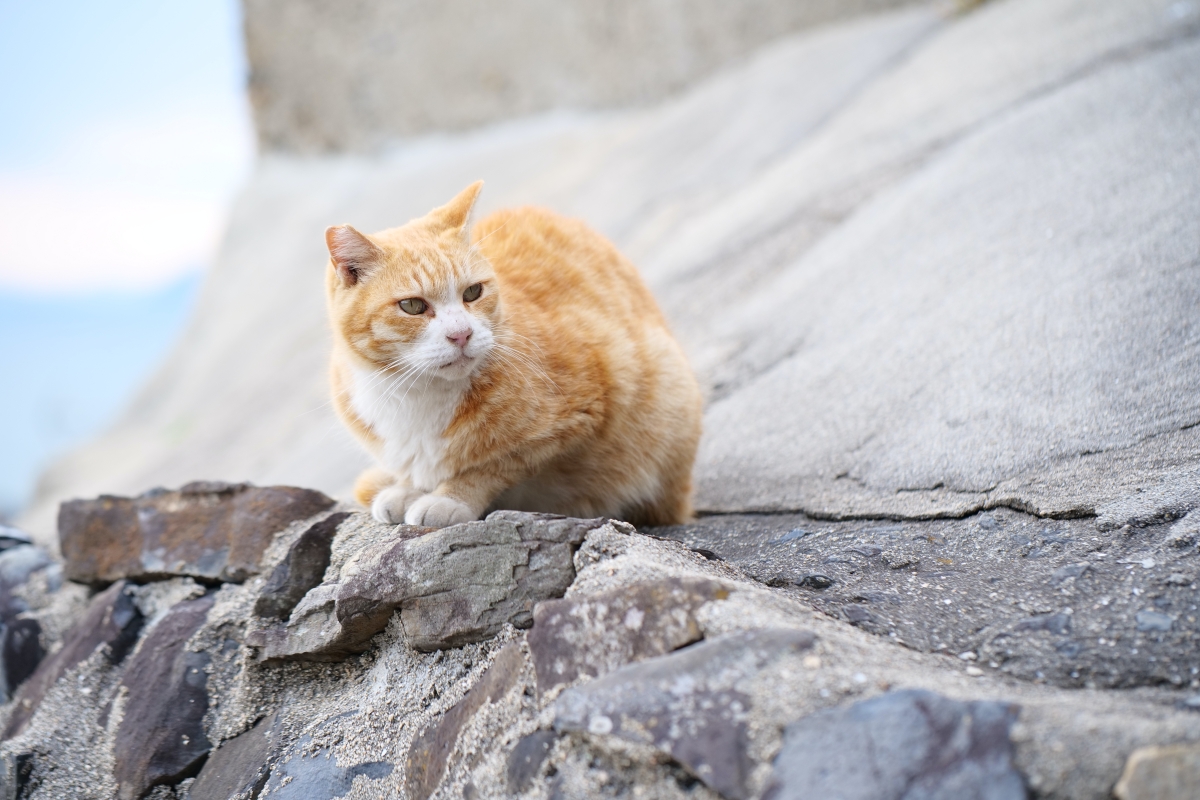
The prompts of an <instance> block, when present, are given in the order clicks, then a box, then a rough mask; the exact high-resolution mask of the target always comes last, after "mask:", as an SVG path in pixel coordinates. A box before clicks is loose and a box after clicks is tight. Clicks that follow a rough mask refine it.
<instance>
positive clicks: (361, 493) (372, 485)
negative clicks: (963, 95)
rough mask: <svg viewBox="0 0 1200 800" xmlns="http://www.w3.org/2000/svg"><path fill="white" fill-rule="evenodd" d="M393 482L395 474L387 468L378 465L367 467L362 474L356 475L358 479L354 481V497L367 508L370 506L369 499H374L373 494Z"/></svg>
mask: <svg viewBox="0 0 1200 800" xmlns="http://www.w3.org/2000/svg"><path fill="white" fill-rule="evenodd" d="M395 482H396V476H394V475H392V473H390V472H388V471H387V470H385V469H381V468H379V467H369V468H368V469H365V470H363V471H362V474H360V475H359V476H358V480H356V481H355V482H354V499H355V500H357V501H358V502H359V503H361V504H362V505H364V506H366V507H367V508H370V507H371V501H372V500H374V499H375V495H377V494H379V493H380V492H382V491H383V490H384V489H386V488H387V487H389V486H391V485H392V484H393V483H395Z"/></svg>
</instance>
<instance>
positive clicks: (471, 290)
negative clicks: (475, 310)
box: [463, 283, 483, 303]
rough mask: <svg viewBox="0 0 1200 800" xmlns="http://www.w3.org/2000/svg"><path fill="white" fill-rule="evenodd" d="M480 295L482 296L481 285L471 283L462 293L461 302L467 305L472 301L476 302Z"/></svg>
mask: <svg viewBox="0 0 1200 800" xmlns="http://www.w3.org/2000/svg"><path fill="white" fill-rule="evenodd" d="M481 294H483V284H482V283H473V284H471V285H470V286H468V287H467V290H466V291H465V292H463V301H464V302H467V303H469V302H471V301H472V300H478V299H479V295H481Z"/></svg>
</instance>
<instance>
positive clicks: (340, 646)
mask: <svg viewBox="0 0 1200 800" xmlns="http://www.w3.org/2000/svg"><path fill="white" fill-rule="evenodd" d="M603 524H604V521H603V520H599V519H595V520H580V519H570V518H566V517H558V516H554V515H551V514H526V513H521V512H516V511H497V512H495V513H493V514H491V515H489V516H488V518H487V519H486V520H482V521H476V522H466V523H463V524H461V525H453V526H450V527H448V528H443V529H441V530H434V531H430V532H428V533H423V534H420V535H416V536H414V537H412V538H401V539H399V540H398V541H385V542H383V543H381V544H378V545H375V546H373V547H370V548H368V549H366V550H364V551H362V552H360V553H359V554H358V555H357V556H356V557H355V558H354V559H352V560H351V561H350V562H348V563H347V564H346V565H345V567H343V569H342V576H341V580H340V582H339V583H337V584H322V585H321V586H318V587H316V588H314V589H312V590H311V591H310V592H309V593H308V595H305V597H304V599H302V600H301V601H300V603H299V604H298V605H297V606H296V608H295V609H294V610H293V612H292V615H291V617H290V618H289V619H288V621H287V623H286V624H284V625H280V626H275V627H273V628H268V629H266V630H256V631H252V632H251V633H250V634H249V635H248V637H247V641H248V642H249V643H250V644H252V645H254V646H256V647H258V648H260V653H259V657H260V658H261V659H262V660H264V661H273V660H278V659H284V658H300V659H308V660H323V661H327V660H336V659H339V658H344V657H346V656H347V655H351V654H354V653H361V652H363V651H364V650H366V649H367V647H369V646H370V641H371V638H372V637H373V636H375V634H377V633H379V632H380V631H382V630H383V629H384V627H386V626H387V623H388V620H389V619H391V617H392V614H393V613H395V612H397V611H398V612H399V614H400V620H401V623H402V625H403V628H404V633H405V636H406V637H407V639H408V642H409V644H410V645H411V646H412V647H413V648H415V649H417V650H420V651H426V652H428V651H432V650H441V649H445V648H448V647H458V646H461V645H463V644H467V643H469V642H479V641H483V640H484V639H488V638H491V637H492V636H495V635H496V633H498V632H499V631H500V629H501V628H503V627H504V626H505V625H507V624H512V625H515V626H516V627H518V628H528V627H529V626H530V625H531V624H532V623H533V607H534V604H536V603H537V602H539V601H541V600H549V599H552V598H556V597H561V596H562V595H563V593H564V592H565V591H566V590H567V587H568V586H570V585H571V581H572V580H574V578H575V567H574V564H573V562H572V556H573V554H574V551H575V549H576V548H577V547H578V546H579V544H580V542H582V541H583V537H584V536H586V535H587V533H588V531H590V530H594V529H595V528H598V527H600V526H601V525H603Z"/></svg>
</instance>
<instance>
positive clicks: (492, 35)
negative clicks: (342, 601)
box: [0, 0, 1200, 548]
mask: <svg viewBox="0 0 1200 800" xmlns="http://www.w3.org/2000/svg"><path fill="white" fill-rule="evenodd" d="M0 9H2V10H0V65H2V67H3V68H2V69H0V119H2V121H3V124H2V125H0V243H2V244H3V247H2V248H0V375H3V379H4V383H3V384H2V386H3V388H2V390H0V404H3V405H2V406H0V509H2V511H0V513H3V514H4V515H5V516H6V517H7V518H9V519H14V518H15V519H16V521H17V522H18V523H19V524H20V525H21V526H22V527H25V528H26V529H28V530H29V531H30V532H31V533H32V534H33V535H34V537H35V538H36V539H37V540H38V541H39V542H40V543H43V544H45V545H46V546H48V547H51V548H53V547H54V544H55V542H54V530H55V515H56V511H57V507H58V503H59V502H61V501H62V500H63V499H66V498H70V497H86V496H94V495H97V494H100V493H117V494H136V493H139V492H142V491H145V490H146V489H148V488H151V487H154V486H178V485H181V484H183V483H186V482H189V481H192V480H198V479H216V480H227V481H243V480H249V481H253V482H255V483H258V484H263V485H266V484H291V485H299V486H307V487H312V488H316V489H320V490H322V491H325V492H327V493H329V494H332V495H335V496H342V497H344V496H346V494H347V490H348V489H349V487H350V485H351V483H352V481H353V479H354V476H355V474H356V473H357V472H358V471H359V470H360V469H361V468H362V467H363V466H365V465H366V463H367V459H366V456H365V455H364V454H363V452H362V451H361V450H360V449H359V448H358V447H357V445H356V444H355V443H354V442H353V441H351V440H350V438H349V437H348V435H347V434H346V433H345V431H344V430H343V429H342V427H341V425H340V424H339V423H338V421H337V420H336V419H335V418H334V416H333V414H332V413H331V411H330V408H329V403H328V389H327V386H326V359H327V350H328V343H329V339H328V331H327V329H326V324H325V312H324V291H323V273H324V269H325V264H326V258H327V253H326V251H325V247H324V241H323V231H324V230H325V228H326V227H327V226H328V225H331V224H339V223H351V224H354V225H355V226H356V227H359V228H360V229H362V230H366V231H377V230H380V229H383V228H387V227H391V226H394V225H398V224H402V223H403V222H405V221H406V220H408V219H410V218H412V217H414V216H418V215H420V214H423V213H424V212H426V211H427V210H429V209H430V208H432V207H433V206H436V205H439V204H441V203H443V202H445V201H446V200H447V199H449V198H450V197H452V196H453V195H454V194H455V193H457V192H458V191H459V190H461V189H462V188H463V187H464V186H466V185H467V184H469V183H471V182H473V181H475V180H478V179H480V178H482V179H483V180H484V181H485V182H486V185H485V189H484V192H483V195H482V198H481V201H480V209H479V210H480V212H481V213H487V212H489V211H492V210H495V209H497V208H501V207H506V206H512V205H519V204H525V203H535V204H539V205H543V206H547V207H550V208H553V209H555V210H557V211H560V212H562V213H565V214H569V215H572V216H577V217H580V218H583V219H585V220H586V221H587V222H588V223H589V224H590V225H592V226H593V227H594V228H595V229H597V230H598V231H600V232H601V233H602V234H604V235H606V236H608V237H609V238H610V239H612V240H613V241H614V242H615V243H616V244H617V246H618V247H620V248H621V249H622V250H623V251H624V252H625V253H626V254H627V255H628V256H629V257H630V258H631V259H632V260H633V261H634V263H636V264H637V265H638V267H639V268H640V269H641V271H642V273H643V275H644V276H645V277H646V280H647V282H648V283H649V285H650V287H651V289H652V290H653V291H654V293H655V295H656V296H657V297H658V299H659V301H660V303H661V305H662V307H663V310H664V312H665V313H666V314H667V316H668V317H669V319H670V320H671V322H672V325H673V327H674V330H675V332H676V334H677V336H678V337H679V339H680V340H681V342H682V343H683V345H684V347H685V349H686V350H687V352H688V354H689V357H690V358H691V361H692V363H693V365H694V367H695V368H696V370H697V373H698V375H699V378H700V380H701V383H702V385H703V387H704V390H705V391H706V393H707V398H708V406H707V410H706V415H705V431H706V433H705V436H704V439H703V440H702V444H701V451H700V454H699V457H698V461H697V466H696V483H697V507H698V508H699V509H700V510H701V511H702V512H709V513H718V512H745V511H754V512H758V511H794V510H801V511H805V512H806V513H810V514H812V515H814V516H818V517H834V518H845V517H880V516H882V517H889V518H928V517H930V516H934V517H937V516H963V515H966V514H969V513H972V512H973V511H976V510H979V509H981V508H992V507H996V506H998V505H1000V506H1009V507H1013V508H1020V509H1023V510H1026V511H1031V512H1035V513H1039V514H1042V515H1045V516H1060V517H1071V516H1090V515H1093V514H1099V515H1103V514H1104V513H1106V512H1105V511H1104V509H1105V508H1108V507H1110V506H1113V504H1118V505H1119V504H1121V503H1126V504H1133V505H1135V506H1137V507H1138V508H1141V507H1142V506H1145V508H1146V509H1148V510H1147V511H1146V512H1145V513H1146V514H1149V515H1151V516H1153V515H1154V514H1160V515H1161V514H1166V515H1175V516H1178V515H1179V514H1180V513H1182V511H1181V510H1185V509H1187V508H1191V507H1193V506H1195V505H1197V504H1200V490H1197V489H1196V487H1198V486H1200V328H1198V327H1197V316H1196V311H1195V310H1196V308H1198V307H1200V244H1198V243H1200V180H1198V179H1197V177H1196V176H1198V175H1200V137H1197V136H1196V131H1197V130H1198V129H1200V68H1197V64H1198V63H1200V44H1198V42H1200V2H1198V1H1197V0H1138V1H1137V2H1134V1H1133V0H991V1H990V2H983V3H980V2H968V1H965V0H964V1H963V2H943V1H942V0H741V2H736V3H732V2H728V0H509V2H506V3H504V4H497V3H494V2H491V0H395V1H394V2H389V1H388V0H361V1H359V2H353V3H343V2H332V1H331V0H243V2H242V3H240V4H239V3H234V2H226V1H225V0H207V2H200V1H199V0H186V2H178V3H170V4H151V3H149V2H114V3H105V4H102V5H96V4H84V3H72V2H50V3H40V4H17V3H14V2H10V1H9V0H0ZM1131 507H1132V506H1131ZM1138 513H1142V512H1138Z"/></svg>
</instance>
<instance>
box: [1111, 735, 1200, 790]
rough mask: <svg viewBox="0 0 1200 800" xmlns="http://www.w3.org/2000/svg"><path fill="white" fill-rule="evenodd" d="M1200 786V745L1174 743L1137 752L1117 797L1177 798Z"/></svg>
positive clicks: (1126, 766) (1123, 777)
mask: <svg viewBox="0 0 1200 800" xmlns="http://www.w3.org/2000/svg"><path fill="white" fill-rule="evenodd" d="M1198 789H1200V746H1197V745H1196V744H1194V743H1193V744H1174V745H1167V746H1165V747H1144V748H1142V749H1140V750H1136V751H1134V753H1133V754H1132V755H1130V756H1129V761H1127V762H1126V763H1125V772H1124V773H1122V774H1121V780H1120V781H1118V782H1117V785H1116V787H1115V788H1114V789H1113V794H1114V795H1115V796H1116V797H1117V800H1176V799H1177V798H1184V797H1193V796H1195V794H1196V792H1197V790H1198Z"/></svg>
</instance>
